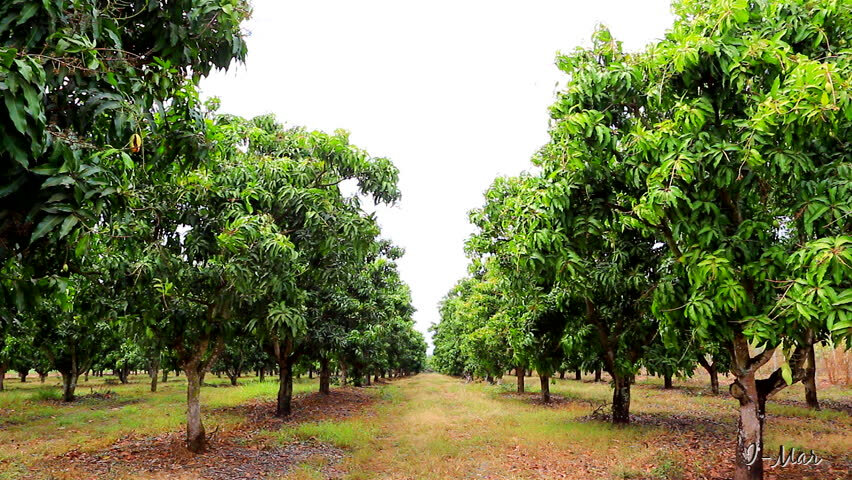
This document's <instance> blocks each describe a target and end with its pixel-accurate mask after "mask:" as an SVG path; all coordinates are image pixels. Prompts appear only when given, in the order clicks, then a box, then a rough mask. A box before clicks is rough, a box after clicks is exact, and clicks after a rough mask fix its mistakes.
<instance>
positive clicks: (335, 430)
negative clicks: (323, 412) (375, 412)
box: [277, 419, 376, 448]
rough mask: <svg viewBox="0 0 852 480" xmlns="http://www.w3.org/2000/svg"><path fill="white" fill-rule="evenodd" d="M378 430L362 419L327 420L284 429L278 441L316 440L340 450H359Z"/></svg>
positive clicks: (279, 434) (279, 433) (278, 436)
mask: <svg viewBox="0 0 852 480" xmlns="http://www.w3.org/2000/svg"><path fill="white" fill-rule="evenodd" d="M375 434H376V429H375V427H374V426H371V425H370V424H369V423H367V422H366V421H364V420H362V419H346V420H339V421H333V420H326V421H322V422H312V423H305V424H301V425H298V426H295V427H290V428H283V429H281V430H280V431H279V432H278V435H277V439H278V440H279V441H280V442H282V443H287V442H290V441H292V440H294V439H297V440H315V441H319V442H323V443H330V444H332V445H334V446H336V447H340V448H357V447H363V446H364V445H367V444H368V443H369V441H370V440H371V439H372V438H373V437H374V436H375Z"/></svg>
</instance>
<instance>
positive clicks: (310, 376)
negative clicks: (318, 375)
mask: <svg viewBox="0 0 852 480" xmlns="http://www.w3.org/2000/svg"><path fill="white" fill-rule="evenodd" d="M308 378H310V379H313V378H314V369H313V368H308Z"/></svg>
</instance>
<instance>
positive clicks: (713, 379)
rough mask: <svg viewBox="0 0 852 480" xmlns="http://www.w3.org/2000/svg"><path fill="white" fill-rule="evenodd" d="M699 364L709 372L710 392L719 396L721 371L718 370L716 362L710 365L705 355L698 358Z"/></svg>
mask: <svg viewBox="0 0 852 480" xmlns="http://www.w3.org/2000/svg"><path fill="white" fill-rule="evenodd" d="M698 363H699V364H700V365H701V366H702V367H704V370H707V373H708V374H709V375H710V390H711V391H712V392H713V393H715V394H717V395H718V394H719V371H718V370H717V369H716V362H713V363H710V362H709V361H707V359H706V358H704V356H703V355H699V356H698Z"/></svg>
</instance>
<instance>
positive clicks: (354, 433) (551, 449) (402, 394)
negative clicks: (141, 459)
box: [0, 374, 852, 480]
mask: <svg viewBox="0 0 852 480" xmlns="http://www.w3.org/2000/svg"><path fill="white" fill-rule="evenodd" d="M99 380H100V379H98V383H96V382H95V379H92V381H91V382H90V384H91V385H88V384H85V383H83V384H82V387H81V389H80V393H81V394H82V395H85V394H87V393H89V392H90V387H91V391H100V392H105V391H106V390H107V389H109V390H112V391H113V392H114V393H115V395H113V396H111V397H110V398H107V399H102V398H94V397H92V398H83V399H82V400H81V401H80V402H78V403H76V404H74V405H63V404H61V403H60V402H58V401H56V400H55V399H54V397H55V395H54V394H53V393H50V392H52V391H55V390H56V388H57V386H56V385H55V383H56V382H57V380H56V379H51V380H50V382H52V383H53V384H54V385H46V386H41V385H39V384H38V383H35V384H32V383H28V384H20V383H17V382H14V381H9V382H8V383H7V385H8V386H9V387H10V390H9V391H7V392H3V393H0V445H3V448H0V479H12V478H15V479H18V478H27V479H28V480H35V479H37V478H42V477H39V475H40V473H39V472H38V471H36V472H32V471H31V469H32V468H33V467H38V466H40V465H43V464H44V463H45V462H47V461H50V459H53V458H55V457H56V456H57V455H61V454H63V453H65V452H68V451H71V450H75V449H79V450H80V451H84V452H99V451H103V450H107V449H109V448H110V447H111V446H112V448H115V444H116V442H117V441H118V440H119V439H121V438H123V437H125V436H126V435H127V434H129V433H131V432H133V433H134V434H135V435H138V436H145V435H162V434H164V433H169V432H172V433H174V432H179V431H180V430H181V429H182V426H183V420H184V419H183V412H184V403H183V402H184V388H185V383H183V379H182V378H180V379H178V380H177V381H175V380H174V379H173V380H170V381H169V383H167V384H165V385H161V387H162V388H161V391H160V392H158V393H156V394H151V393H149V392H147V383H146V381H145V380H146V379H145V377H141V376H140V377H138V378H134V379H133V383H131V384H130V385H109V386H107V385H105V384H103V383H101V382H100V381H99ZM514 380H515V379H514V377H506V378H505V379H504V381H505V383H504V384H503V385H495V386H491V385H486V384H482V383H469V384H466V383H464V382H462V381H460V380H458V379H455V378H450V377H445V376H442V375H437V374H423V375H418V376H415V377H411V378H406V379H402V380H399V381H394V382H392V383H390V384H384V385H381V386H378V387H373V388H370V389H364V390H363V391H364V392H366V393H368V394H369V395H370V396H371V397H378V398H379V400H380V401H379V403H378V404H373V405H372V406H370V404H369V403H367V404H364V405H363V406H360V407H359V406H353V408H352V409H351V412H350V411H349V410H347V411H346V412H350V413H351V414H349V413H347V415H342V416H341V415H333V416H328V417H326V416H322V415H320V414H321V413H322V412H319V411H318V412H317V415H318V416H317V418H313V417H311V418H306V419H304V420H303V421H300V422H291V423H286V422H285V423H283V424H281V423H280V422H279V423H277V424H274V423H273V424H262V425H260V424H258V422H257V419H255V418H254V416H253V415H255V414H257V413H258V412H260V413H264V412H265V410H263V409H258V408H254V407H253V406H257V405H261V406H263V405H266V403H264V402H269V401H271V400H272V399H273V398H274V393H275V389H276V383H275V382H274V381H268V382H266V383H259V382H256V381H254V380H243V381H242V382H241V383H242V384H241V386H239V387H236V388H234V387H227V386H222V387H221V388H205V389H204V390H203V393H202V398H203V402H204V404H205V406H206V408H205V424H206V425H207V426H208V428H209V429H211V430H212V429H213V428H215V427H216V426H219V428H220V430H221V431H244V430H245V429H246V425H251V426H252V428H260V430H259V431H257V432H256V433H255V436H254V437H252V438H253V440H251V441H252V442H253V444H256V445H266V446H268V447H269V448H286V447H287V446H288V445H291V444H293V443H294V442H295V443H298V442H308V443H309V444H313V445H328V446H329V448H336V449H337V450H336V451H338V452H341V453H340V455H343V456H344V459H343V463H342V464H335V465H334V466H333V467H332V468H329V458H330V457H328V456H323V455H317V456H315V457H312V456H309V457H307V458H306V459H304V460H298V461H296V462H295V463H294V466H295V468H293V469H291V470H290V471H289V472H286V474H285V472H281V475H278V476H273V477H271V478H277V479H282V480H283V479H287V480H295V479H304V480H310V479H320V478H329V477H328V475H329V472H333V478H338V476H343V478H347V479H350V480H358V479H362V480H363V479H394V480H403V479H412V480H413V479H453V480H455V479H464V478H480V479H489V478H490V479H547V480H550V479H555V478H569V479H572V478H573V479H578V480H580V479H582V480H586V479H626V478H634V479H647V480H661V479H683V480H685V479H702V478H706V479H723V478H728V477H729V476H730V466H729V465H730V456H731V451H732V444H733V441H734V431H735V427H736V408H735V407H736V405H735V403H734V401H733V400H732V399H731V398H730V396H728V395H727V394H726V393H723V394H721V395H713V394H712V393H710V390H709V381H708V379H707V378H706V377H704V376H700V375H699V376H698V377H696V378H693V379H687V380H684V379H677V380H676V381H675V389H673V390H663V388H662V382H661V381H660V380H659V379H657V378H646V377H641V376H640V377H639V378H638V380H637V384H636V385H635V386H634V387H633V389H632V397H633V403H632V409H631V413H632V414H633V415H634V416H635V421H634V423H633V424H632V425H630V426H627V427H613V426H611V425H609V424H608V423H606V422H602V421H598V420H593V419H590V418H589V414H590V413H591V412H592V411H593V410H594V408H595V407H596V406H597V405H599V404H601V403H603V402H606V401H607V400H608V399H609V398H610V396H611V389H610V387H609V385H608V383H605V382H601V383H594V382H590V381H588V379H587V380H586V381H583V382H578V381H575V380H557V381H555V382H554V384H553V385H551V392H552V394H553V395H554V400H555V401H554V403H553V404H552V405H548V406H545V405H542V404H541V403H540V402H539V400H538V395H537V390H538V388H539V387H538V381H537V379H535V378H528V379H527V382H526V383H527V387H528V393H526V394H523V395H518V394H516V393H514V390H515V385H514ZM720 380H721V382H722V385H723V390H724V387H725V386H726V384H727V383H729V382H728V381H726V380H725V378H724V377H723V378H721V379H720ZM209 381H210V382H211V383H216V384H220V383H221V384H224V383H226V381H225V380H218V379H216V378H210V379H209ZM315 388H316V385H315V383H313V382H308V381H307V380H306V379H303V380H302V381H301V382H297V384H296V392H297V393H299V392H306V391H312V390H314V389H315ZM341 391H342V390H341ZM353 392H354V390H353ZM356 393H357V392H356ZM819 394H820V399H821V400H822V401H823V402H824V404H825V405H826V408H824V409H823V410H822V411H819V412H814V411H811V410H808V409H806V408H805V405H804V401H803V399H804V390H803V387H802V386H801V385H794V386H792V387H790V388H787V389H785V390H784V391H782V392H780V393H779V394H778V395H777V396H776V398H774V399H772V401H771V402H770V403H769V405H768V428H767V434H766V441H767V448H768V449H769V452H775V451H776V450H777V448H778V446H779V445H785V446H787V447H790V446H795V447H797V448H800V449H806V450H810V449H814V450H816V451H817V452H818V453H819V454H820V455H823V456H825V457H827V458H828V459H829V460H830V465H829V466H827V467H824V468H823V469H821V470H808V468H812V467H791V468H788V469H784V470H783V471H778V470H775V471H772V472H770V474H771V475H772V476H773V477H774V478H777V479H778V480H782V479H794V478H795V479H805V478H820V479H823V478H825V479H840V478H848V477H846V475H848V470H849V468H850V467H851V466H852V461H850V458H849V456H848V455H849V454H848V452H849V451H850V449H852V435H850V433H852V418H850V415H849V411H848V410H845V409H848V408H852V395H850V394H852V391H850V389H849V388H848V387H844V386H835V385H831V384H830V383H829V382H827V381H825V379H823V381H821V382H820V392H819ZM264 408H265V407H264ZM252 412H253V413H252ZM346 412H344V413H346ZM312 442H318V443H312ZM340 449H342V450H340ZM337 458H338V459H339V458H340V457H337ZM335 461H337V460H335ZM832 469H833V470H832ZM76 475H77V474H75V473H72V474H71V476H70V477H67V478H80V477H79V476H76ZM43 478H50V477H47V476H44V477H43ZM86 478H88V477H86ZM93 478H94V477H93ZM100 478H106V477H100ZM110 478H159V477H156V476H151V475H149V476H147V477H146V476H145V475H144V474H140V473H138V472H135V473H134V472H128V473H126V475H123V476H115V477H110ZM163 478H165V477H163ZM168 478H178V477H168ZM186 478H199V477H197V476H192V475H190V476H188V477H186Z"/></svg>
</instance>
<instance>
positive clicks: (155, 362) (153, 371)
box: [148, 354, 160, 392]
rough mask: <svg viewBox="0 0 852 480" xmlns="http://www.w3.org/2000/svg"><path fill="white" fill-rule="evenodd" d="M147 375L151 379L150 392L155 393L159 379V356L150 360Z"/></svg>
mask: <svg viewBox="0 0 852 480" xmlns="http://www.w3.org/2000/svg"><path fill="white" fill-rule="evenodd" d="M148 375H149V376H150V377H151V392H156V391H157V379H159V378H160V355H159V354H157V355H156V356H155V358H153V359H151V361H150V363H149V365H148Z"/></svg>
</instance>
